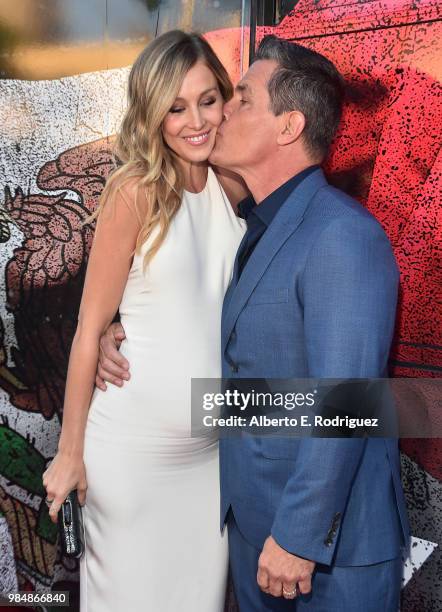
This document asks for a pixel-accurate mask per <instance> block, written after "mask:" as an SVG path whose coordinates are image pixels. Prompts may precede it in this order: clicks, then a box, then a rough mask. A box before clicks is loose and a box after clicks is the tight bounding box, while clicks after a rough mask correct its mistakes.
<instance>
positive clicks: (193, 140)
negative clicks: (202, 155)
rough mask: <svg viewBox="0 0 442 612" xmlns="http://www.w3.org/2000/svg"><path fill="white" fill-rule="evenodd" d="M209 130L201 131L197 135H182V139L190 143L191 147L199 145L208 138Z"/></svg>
mask: <svg viewBox="0 0 442 612" xmlns="http://www.w3.org/2000/svg"><path fill="white" fill-rule="evenodd" d="M209 136H210V131H209V132H203V133H202V134H198V135H197V136H184V140H185V141H186V142H187V143H188V144H190V145H192V146H193V147H199V146H201V145H203V144H206V142H207V141H208V140H209Z"/></svg>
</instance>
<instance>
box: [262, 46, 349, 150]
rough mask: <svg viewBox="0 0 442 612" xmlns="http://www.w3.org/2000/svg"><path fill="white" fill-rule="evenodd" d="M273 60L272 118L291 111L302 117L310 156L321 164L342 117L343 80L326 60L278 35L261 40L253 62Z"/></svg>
mask: <svg viewBox="0 0 442 612" xmlns="http://www.w3.org/2000/svg"><path fill="white" fill-rule="evenodd" d="M257 60H274V61H276V62H277V64H278V67H277V68H276V69H275V71H274V73H273V74H272V76H271V77H270V80H269V83H268V92H269V96H270V107H271V110H272V112H273V113H274V114H275V115H281V114H282V113H285V112H290V111H293V110H298V111H300V112H301V113H302V114H303V115H304V117H305V128H304V131H303V138H304V142H305V145H306V147H307V149H308V151H309V153H310V154H311V155H312V156H313V157H315V158H318V160H320V161H322V159H323V158H324V157H325V156H326V155H327V153H328V150H329V148H330V145H331V142H332V140H333V138H334V136H335V134H336V130H337V128H338V125H339V121H340V119H341V115H342V104H343V96H344V80H343V78H342V76H341V75H340V73H339V72H338V70H337V69H336V67H335V66H334V64H333V63H332V62H331V61H330V60H328V59H327V58H326V57H324V56H323V55H321V54H320V53H317V52H316V51H312V50H311V49H307V47H303V46H302V45H298V44H296V43H291V42H289V41H287V40H283V39H281V38H278V37H277V36H273V35H271V36H266V37H265V38H263V40H262V41H261V44H260V45H259V47H258V50H257V53H256V55H255V59H254V61H257Z"/></svg>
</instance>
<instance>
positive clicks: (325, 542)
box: [324, 537, 333, 546]
mask: <svg viewBox="0 0 442 612" xmlns="http://www.w3.org/2000/svg"><path fill="white" fill-rule="evenodd" d="M324 544H325V545H326V546H331V545H332V544H333V540H332V539H331V538H330V537H329V538H327V539H326V540H324Z"/></svg>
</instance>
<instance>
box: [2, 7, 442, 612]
mask: <svg viewBox="0 0 442 612" xmlns="http://www.w3.org/2000/svg"><path fill="white" fill-rule="evenodd" d="M292 4H293V10H292V11H291V12H290V13H289V15H288V16H287V17H285V18H284V20H283V21H282V22H281V24H280V25H279V26H277V27H273V28H264V27H262V28H259V29H258V32H257V40H258V41H259V39H260V38H261V37H262V36H263V35H264V34H265V33H268V32H274V33H277V34H278V35H280V36H282V37H284V38H287V39H289V40H296V41H297V42H300V43H301V44H305V45H306V46H309V47H311V48H314V49H316V50H318V51H320V52H322V53H324V54H325V55H327V56H328V57H330V58H331V59H332V60H333V61H334V62H335V63H336V64H337V65H338V67H339V68H340V70H341V71H342V72H343V74H344V75H345V77H346V81H347V102H346V107H345V113H344V119H343V122H342V126H341V129H340V132H339V135H338V137H337V139H336V142H335V145H334V147H333V150H332V152H331V155H330V157H329V159H328V160H327V164H326V167H325V169H326V171H327V173H328V176H329V178H330V180H331V181H332V182H334V183H335V184H336V185H338V186H340V187H341V188H342V189H344V190H345V191H347V192H348V193H350V194H352V195H354V196H355V197H356V198H358V199H359V200H360V201H361V202H362V203H363V204H364V205H365V206H367V207H368V208H369V209H370V210H371V212H373V214H375V215H376V217H377V218H378V219H379V220H380V222H381V223H382V224H383V226H384V228H385V229H386V231H387V233H388V234H389V236H390V239H391V240H392V243H393V246H394V249H395V253H396V257H397V259H398V262H399V265H400V268H401V280H402V283H401V296H400V307H399V313H398V320H397V329H396V337H395V342H394V347H393V351H392V355H391V367H392V373H393V374H394V375H395V376H407V377H440V376H441V372H442V357H441V356H442V337H441V336H442V328H441V323H440V321H441V309H442V304H441V296H440V294H441V291H440V286H441V278H440V275H441V269H442V267H441V261H440V249H441V242H440V225H441V208H440V194H441V174H442V166H441V151H440V146H441V140H442V139H441V136H442V134H441V132H442V92H441V77H442V74H441V73H442V62H441V59H440V58H441V57H442V55H441V41H442V17H441V14H440V13H441V12H442V9H441V7H440V6H438V4H437V2H436V1H431V0H414V1H411V0H410V1H406V0H384V1H364V0H360V1H359V2H357V3H355V2H350V1H348V2H343V1H342V0H341V1H340V2H333V1H332V0H301V1H300V2H298V3H296V5H295V3H294V2H293V3H292ZM14 5H15V8H14V10H10V9H4V8H3V7H0V49H1V51H2V53H1V55H0V57H1V58H2V59H1V60H0V62H1V63H0V73H1V74H0V76H1V77H2V80H1V81H0V108H1V118H2V121H1V122H0V130H1V140H0V591H14V590H17V589H20V590H39V591H44V590H50V589H53V590H62V589H69V590H70V591H71V593H72V595H73V599H74V600H75V593H76V586H75V585H76V583H77V581H78V575H77V567H76V564H75V563H74V562H72V561H68V560H67V559H64V558H62V557H61V556H60V554H59V552H58V548H57V543H56V532H55V530H54V528H53V525H52V523H51V522H50V521H49V520H48V516H47V510H46V506H45V504H44V499H43V498H44V491H43V490H42V484H41V474H42V472H43V471H44V470H45V466H46V464H47V462H48V461H49V460H50V459H51V458H52V457H53V455H54V453H55V450H56V447H57V440H58V435H59V431H60V418H61V411H62V400H63V390H64V380H65V375H66V369H67V358H68V353H69V347H70V343H71V341H72V337H73V334H74V331H75V326H76V319H77V313H78V306H79V301H80V297H81V287H82V282H83V277H84V270H85V264H86V261H87V254H88V250H89V247H90V244H91V238H92V234H91V230H90V229H88V228H83V227H82V225H81V224H82V220H83V219H84V218H85V217H86V216H87V215H88V214H89V213H90V212H91V211H93V210H94V208H95V206H96V204H97V199H98V196H99V194H100V192H101V190H102V188H103V185H104V182H105V178H106V176H107V174H108V173H109V171H110V170H111V168H112V159H111V154H110V148H111V143H112V136H113V134H115V132H116V130H117V129H118V125H119V122H120V120H121V116H122V112H123V109H124V105H125V85H126V79H127V75H128V66H129V65H130V63H131V62H132V61H133V59H134V58H135V57H136V55H137V53H138V52H139V50H141V48H142V47H143V46H144V45H145V44H146V42H147V41H148V40H149V39H150V38H151V37H153V36H155V34H156V33H161V32H163V31H165V30H167V29H170V28H172V27H184V28H191V27H193V28H197V29H200V30H202V31H205V32H207V37H208V39H209V40H210V42H211V43H212V44H213V46H214V48H215V50H216V51H217V52H218V53H219V55H220V57H221V59H222V60H223V62H224V63H225V65H226V66H227V67H228V69H229V72H230V74H231V76H232V78H233V79H234V80H238V78H239V76H240V74H241V72H242V70H243V69H244V68H245V67H246V66H245V63H246V62H245V58H246V57H247V55H248V48H247V37H246V34H247V30H246V29H244V28H241V27H240V26H241V23H242V22H244V18H245V17H244V14H243V13H242V12H241V2H237V1H236V0H230V1H228V2H221V3H220V2H214V1H209V0H207V1H205V2H185V3H181V2H179V3H178V2H177V3H169V5H170V6H172V8H169V9H165V8H163V7H162V4H161V2H148V1H144V0H124V1H120V2H116V1H113V0H96V1H95V2H92V3H91V2H88V3H86V2H80V1H79V2H76V3H75V7H76V8H75V9H73V6H74V3H72V2H69V0H57V1H55V0H46V2H39V3H35V2H33V1H32V0H30V1H29V2H27V1H26V0H21V1H18V0H17V1H16V2H15V3H14ZM402 451H403V453H402V459H403V474H404V484H405V488H406V494H407V499H408V507H409V513H410V518H411V521H412V529H413V536H414V540H413V558H412V563H411V564H410V566H409V567H408V569H407V570H406V578H405V582H406V586H405V588H404V590H403V603H402V610H403V611H404V612H440V611H441V610H442V583H441V576H442V527H441V525H442V446H441V444H440V441H437V440H419V443H417V442H415V441H413V440H407V441H403V442H402ZM380 520H382V517H380ZM75 605H76V604H75V601H74V602H73V607H72V609H76V607H75ZM231 609H233V604H232V605H231Z"/></svg>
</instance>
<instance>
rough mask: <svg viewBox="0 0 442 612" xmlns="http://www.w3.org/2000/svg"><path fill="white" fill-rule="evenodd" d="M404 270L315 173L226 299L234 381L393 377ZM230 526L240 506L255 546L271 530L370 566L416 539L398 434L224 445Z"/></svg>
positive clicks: (312, 555) (320, 557)
mask: <svg viewBox="0 0 442 612" xmlns="http://www.w3.org/2000/svg"><path fill="white" fill-rule="evenodd" d="M398 276H399V275H398V270H397V266H396V263H395V260H394V256H393V254H392V250H391V246H390V243H389V241H388V239H387V237H386V235H385V233H384V231H383V229H382V228H381V226H380V225H379V223H378V222H377V221H376V220H375V219H374V217H373V216H372V215H371V214H370V213H369V212H367V211H366V210H365V209H364V208H363V207H362V206H361V205H360V204H358V203H357V202H356V201H355V200H353V199H352V198H350V197H348V196H346V195H345V194H344V193H342V192H341V191H339V190H337V189H335V188H333V187H331V186H330V185H329V184H328V183H327V181H326V179H325V177H324V174H323V173H322V171H321V170H319V169H318V170H316V171H314V172H313V173H312V174H310V175H309V176H308V177H307V178H305V179H304V180H303V181H302V183H301V184H300V185H299V186H298V187H297V188H295V190H294V191H293V192H292V194H291V195H290V196H289V198H288V199H287V200H286V201H285V202H284V204H283V205H282V206H281V208H280V210H279V211H278V213H277V215H276V216H275V218H274V219H273V221H272V223H271V225H270V226H269V227H268V229H267V230H266V232H265V234H264V235H263V237H262V238H261V240H260V241H259V243H258V245H257V246H256V248H255V250H254V252H253V253H252V255H251V257H250V259H249V261H248V262H247V264H246V266H245V268H244V270H243V272H242V275H241V277H240V278H239V280H238V271H237V262H236V264H235V270H234V273H233V280H232V283H231V286H230V287H229V289H228V291H227V294H226V297H225V301H224V308H223V319H222V351H223V377H225V378H235V377H241V378H261V377H262V378H308V377H313V378H359V377H361V378H365V377H382V376H385V375H386V367H387V358H388V354H389V349H390V344H391V340H392V335H393V329H394V320H395V309H396V299H397V291H398ZM220 465H221V525H223V523H224V521H225V517H226V514H227V511H228V509H229V507H230V506H232V509H233V512H234V515H235V518H236V521H237V523H238V527H239V529H240V531H242V533H243V535H244V536H245V537H246V538H247V539H248V540H249V541H250V542H251V543H252V544H254V545H255V546H256V547H258V548H261V547H262V546H263V543H264V540H265V539H266V538H267V537H268V536H269V535H270V534H272V535H273V537H274V538H275V540H276V541H277V542H278V543H279V544H280V546H282V547H283V548H285V549H286V550H288V551H289V552H292V553H294V554H297V555H299V556H302V557H305V558H308V559H312V560H314V561H316V562H319V563H324V564H328V565H329V564H332V563H335V564H337V565H343V566H345V565H350V566H351V565H368V564H372V563H378V562H381V561H385V560H387V559H392V558H395V557H397V556H398V555H399V554H400V548H401V546H403V545H404V543H407V544H408V538H409V531H408V522H407V516H406V508H405V503H404V496H403V491H402V486H401V480H400V463H399V451H398V444H397V440H395V439H384V438H372V439H366V438H357V439H353V438H349V439H342V438H341V439H330V438H322V439H320V438H303V439H294V438H275V437H270V436H262V437H257V436H252V435H248V434H246V433H243V435H242V437H241V438H240V439H238V438H230V439H223V440H221V441H220Z"/></svg>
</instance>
